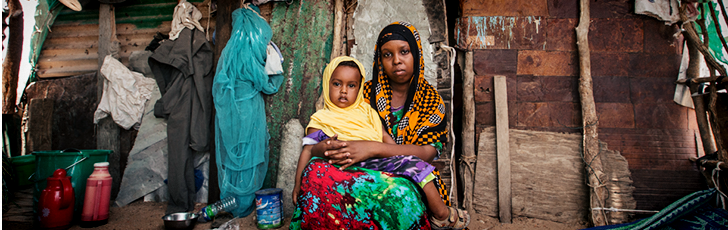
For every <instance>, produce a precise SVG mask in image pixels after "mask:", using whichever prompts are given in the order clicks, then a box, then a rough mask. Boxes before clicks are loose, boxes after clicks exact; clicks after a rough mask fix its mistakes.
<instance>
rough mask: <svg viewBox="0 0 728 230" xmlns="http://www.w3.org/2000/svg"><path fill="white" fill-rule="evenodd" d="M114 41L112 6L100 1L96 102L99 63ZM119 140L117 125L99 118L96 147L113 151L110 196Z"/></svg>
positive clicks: (117, 173)
mask: <svg viewBox="0 0 728 230" xmlns="http://www.w3.org/2000/svg"><path fill="white" fill-rule="evenodd" d="M114 41H116V19H115V17H114V6H113V5H111V4H104V3H101V4H100V5H99V50H98V56H99V60H98V63H99V71H97V73H96V78H97V79H98V80H97V82H96V86H97V91H96V97H97V98H96V99H97V102H100V101H101V97H102V96H103V90H104V81H105V79H104V77H103V76H102V75H101V65H103V63H104V57H106V55H109V54H112V53H113V52H114V51H118V47H116V45H118V42H114ZM119 143H120V140H119V126H118V125H117V124H116V123H115V122H114V120H113V119H112V118H111V117H110V116H109V117H106V118H104V119H101V120H99V123H98V124H97V126H96V148H97V149H107V150H111V151H113V152H112V153H111V155H109V174H111V178H113V183H111V184H112V185H111V197H112V198H114V197H116V194H117V193H119V185H121V168H120V166H121V164H120V162H119V161H120V155H119V154H120V144H119Z"/></svg>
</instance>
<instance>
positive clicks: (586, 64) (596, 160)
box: [576, 0, 607, 226]
mask: <svg viewBox="0 0 728 230" xmlns="http://www.w3.org/2000/svg"><path fill="white" fill-rule="evenodd" d="M579 2H580V11H581V15H580V17H579V26H577V27H576V39H577V41H576V45H577V47H578V49H579V75H580V77H579V98H580V99H581V116H582V126H583V127H584V139H583V146H582V148H583V149H584V154H583V159H584V161H585V162H584V163H585V164H586V172H587V175H588V177H589V184H588V185H589V187H590V188H591V191H590V210H591V215H590V219H591V221H592V223H593V224H594V226H604V225H606V224H607V216H606V213H605V212H604V210H601V209H598V210H595V209H594V208H604V203H605V200H606V198H607V189H606V188H605V187H604V181H605V180H606V175H605V174H604V172H603V168H602V159H601V158H600V156H599V136H598V133H597V124H598V118H597V112H596V105H595V103H594V93H593V90H592V77H591V58H590V56H589V55H590V51H589V21H590V20H591V19H590V16H589V0H580V1H579Z"/></svg>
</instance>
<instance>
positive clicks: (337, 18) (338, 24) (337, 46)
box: [316, 0, 344, 110]
mask: <svg viewBox="0 0 728 230" xmlns="http://www.w3.org/2000/svg"><path fill="white" fill-rule="evenodd" d="M343 24H344V0H334V35H333V37H334V40H333V43H332V44H331V45H332V46H331V55H329V60H331V59H334V58H336V57H338V56H341V50H343V49H342V48H341V45H342V33H341V29H342V27H343ZM321 84H325V83H324V82H322V83H321ZM324 93H325V92H321V95H319V97H318V99H316V110H320V109H323V108H324V95H323V94H324Z"/></svg>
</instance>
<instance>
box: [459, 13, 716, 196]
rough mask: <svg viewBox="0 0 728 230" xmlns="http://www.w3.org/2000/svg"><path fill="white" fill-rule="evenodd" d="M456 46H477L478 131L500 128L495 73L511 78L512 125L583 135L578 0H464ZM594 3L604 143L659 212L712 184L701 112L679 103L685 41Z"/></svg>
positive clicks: (592, 36) (671, 30) (648, 21)
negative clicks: (703, 168)
mask: <svg viewBox="0 0 728 230" xmlns="http://www.w3.org/2000/svg"><path fill="white" fill-rule="evenodd" d="M460 4H461V9H462V14H461V17H460V18H458V20H457V24H456V25H455V27H456V28H455V31H454V33H455V37H456V47H458V48H461V49H472V50H474V52H475V53H474V70H475V73H476V78H475V101H476V133H480V132H481V131H482V130H483V129H484V128H486V127H491V126H494V125H495V108H494V99H493V92H494V90H493V89H492V87H493V76H495V75H505V76H506V77H507V85H508V108H509V126H510V128H512V129H521V130H536V131H552V132H565V133H580V130H579V129H574V127H577V126H580V124H581V113H580V104H579V99H578V89H577V84H578V70H579V69H578V68H579V66H578V62H577V50H576V42H575V41H576V33H575V30H574V28H575V27H576V24H577V22H578V21H577V17H578V1H577V0H533V1H529V0H515V1H474V0H461V1H460ZM633 4H634V2H633V1H629V0H611V1H596V0H593V1H592V2H591V17H592V23H591V27H590V33H589V42H590V44H589V45H590V49H591V50H592V54H591V60H592V76H593V78H594V97H595V101H596V106H597V113H598V116H599V133H600V136H599V137H600V140H602V141H605V142H606V143H607V144H608V146H609V149H611V150H617V151H619V152H621V154H622V155H623V156H624V157H625V158H626V159H627V161H628V162H629V169H630V171H631V172H632V179H633V180H634V186H635V187H636V190H635V191H634V198H635V199H636V200H637V209H648V210H658V209H661V208H663V207H665V206H666V205H668V204H670V203H671V202H673V201H675V200H677V199H679V198H680V197H682V196H684V195H687V194H689V193H691V192H694V191H697V190H700V189H704V188H705V185H704V184H703V183H702V180H701V177H700V175H699V173H698V172H697V170H696V168H695V167H694V166H693V165H692V164H691V162H690V161H688V158H689V157H691V156H696V148H695V137H694V133H695V131H696V130H697V125H696V122H695V112H694V111H693V110H692V109H689V108H685V107H681V106H678V105H677V104H675V103H673V102H672V97H673V92H674V91H675V90H674V88H675V85H674V84H673V82H674V81H675V79H676V78H677V74H678V68H679V66H680V55H681V47H682V46H681V45H682V41H683V38H682V36H679V37H677V38H675V37H673V34H675V33H676V32H678V28H677V26H667V25H664V23H662V22H660V21H657V20H655V19H653V18H650V17H646V16H642V15H636V14H634V13H633V8H634V6H633Z"/></svg>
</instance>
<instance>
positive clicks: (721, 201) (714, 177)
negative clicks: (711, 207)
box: [710, 161, 726, 209]
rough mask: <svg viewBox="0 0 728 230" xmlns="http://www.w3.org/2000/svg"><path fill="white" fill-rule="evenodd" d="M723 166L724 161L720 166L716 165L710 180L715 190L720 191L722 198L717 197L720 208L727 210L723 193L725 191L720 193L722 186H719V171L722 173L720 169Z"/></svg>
mask: <svg viewBox="0 0 728 230" xmlns="http://www.w3.org/2000/svg"><path fill="white" fill-rule="evenodd" d="M721 164H723V162H722V161H720V162H718V164H716V165H715V168H714V169H713V172H712V173H711V176H710V177H711V178H710V179H711V180H712V181H713V185H714V186H715V190H716V191H718V194H720V196H718V197H717V198H718V199H717V202H718V206H720V207H722V208H723V209H725V202H726V195H725V193H723V191H720V184H719V181H720V172H718V171H721V169H720V165H721Z"/></svg>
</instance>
